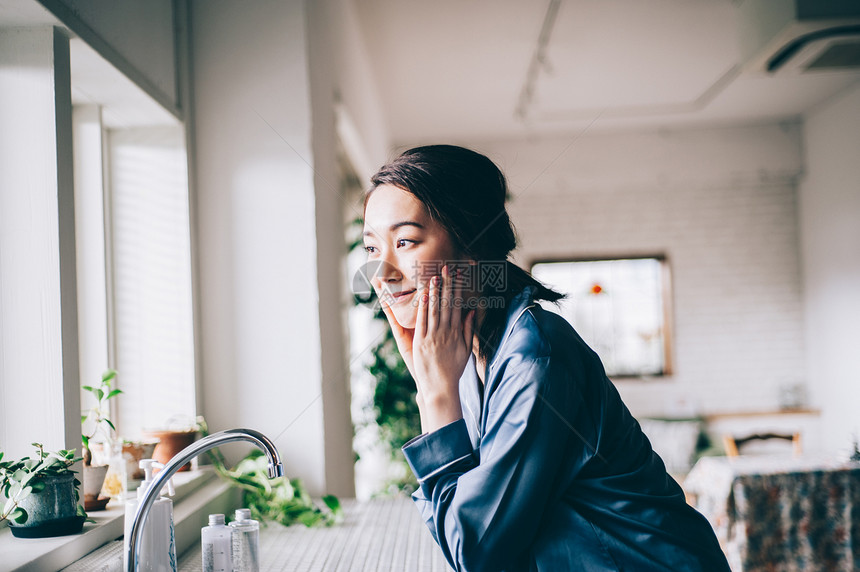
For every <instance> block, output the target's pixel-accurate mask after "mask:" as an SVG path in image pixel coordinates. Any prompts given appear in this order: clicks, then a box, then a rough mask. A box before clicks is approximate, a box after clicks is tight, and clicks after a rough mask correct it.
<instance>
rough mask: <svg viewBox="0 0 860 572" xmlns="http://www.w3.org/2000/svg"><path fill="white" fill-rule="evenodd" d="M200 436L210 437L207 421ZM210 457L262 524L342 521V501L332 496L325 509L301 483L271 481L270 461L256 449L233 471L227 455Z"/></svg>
mask: <svg viewBox="0 0 860 572" xmlns="http://www.w3.org/2000/svg"><path fill="white" fill-rule="evenodd" d="M198 425H199V427H200V431H201V433H202V434H203V435H204V436H206V435H208V434H209V431H208V427H207V425H206V421H205V420H203V419H202V418H198ZM209 457H210V458H211V459H212V464H213V466H214V467H215V471H216V472H217V473H218V475H219V476H220V477H221V478H223V479H224V480H226V481H227V482H229V483H230V484H231V485H233V486H235V487H238V488H239V489H241V490H242V501H243V502H242V504H243V505H244V506H246V507H248V508H249V509H250V510H251V515H252V516H253V518H255V519H257V520H259V521H261V522H264V523H265V522H278V523H280V524H283V525H284V526H290V525H291V524H296V523H301V524H304V525H305V526H309V527H310V526H331V525H332V524H335V523H338V522H340V521H341V520H342V518H343V509H342V507H341V505H340V501H339V500H338V499H337V497H335V496H333V495H326V496H324V497H323V498H322V501H323V503H324V504H325V506H326V509H325V510H324V509H322V508H321V507H319V506H317V504H316V503H314V501H313V499H312V498H311V496H310V495H309V494H308V493H307V491H306V490H305V488H304V486H303V485H302V482H301V480H299V479H288V478H287V477H278V478H275V479H270V478H269V475H268V459H267V458H266V456H265V455H263V453H262V451H259V450H256V449H255V450H254V451H252V452H251V453H250V454H249V455H248V456H247V457H245V458H244V459H242V460H241V461H239V463H238V464H237V465H236V467H235V468H233V469H228V468H227V463H226V461H225V459H224V456H223V455H222V454H221V452H220V451H219V450H218V449H217V448H216V449H212V450H210V451H209Z"/></svg>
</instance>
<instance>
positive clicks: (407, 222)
mask: <svg viewBox="0 0 860 572" xmlns="http://www.w3.org/2000/svg"><path fill="white" fill-rule="evenodd" d="M402 226H414V227H416V228H420V229H423V228H424V225H423V224H421V223H420V222H416V221H414V220H404V221H400V222H396V223H394V224H392V225H391V226H390V227H388V231H389V232H392V231H395V230H397V229H398V228H400V227H402ZM363 235H364V236H373V231H372V230H365V231H364V234H363Z"/></svg>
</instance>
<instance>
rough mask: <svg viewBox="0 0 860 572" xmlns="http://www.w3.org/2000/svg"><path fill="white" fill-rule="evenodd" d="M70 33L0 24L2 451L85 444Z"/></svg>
mask: <svg viewBox="0 0 860 572" xmlns="http://www.w3.org/2000/svg"><path fill="white" fill-rule="evenodd" d="M71 114H72V105H71V86H70V76H69V40H68V38H67V37H66V36H65V35H64V34H63V33H62V32H61V31H60V30H58V29H55V28H50V27H44V28H26V29H25V28H17V29H5V30H0V449H2V450H3V451H4V452H5V453H6V455H7V458H9V459H12V458H17V457H20V456H22V455H24V454H27V453H30V452H32V447H31V446H30V443H31V442H34V441H36V442H40V443H43V444H44V445H45V446H46V447H48V448H50V449H58V448H69V449H73V448H76V447H79V446H80V434H81V431H80V430H81V425H80V395H79V391H80V390H79V379H78V343H77V327H78V325H77V309H76V285H75V220H74V193H73V175H72V170H73V169H72V120H71Z"/></svg>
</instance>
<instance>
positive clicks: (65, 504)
mask: <svg viewBox="0 0 860 572" xmlns="http://www.w3.org/2000/svg"><path fill="white" fill-rule="evenodd" d="M33 446H34V447H36V456H35V457H33V458H30V457H22V458H21V459H18V460H17V461H3V453H2V452H0V490H2V491H3V495H4V497H5V499H6V500H5V503H4V505H3V509H2V512H0V522H2V521H3V520H8V521H9V528H10V529H11V530H12V534H13V535H14V536H17V537H20V538H42V537H46V536H61V535H65V534H75V533H78V532H80V531H81V528H82V527H83V525H84V521H85V520H86V518H87V514H86V512H84V508H83V507H82V506H81V505H79V504H78V500H79V498H80V497H79V491H78V487H79V486H80V484H81V482H80V481H79V480H78V479H77V478H75V471H73V470H72V469H71V467H72V465H74V464H75V463H76V462H78V461H80V460H81V459H82V458H81V457H77V458H76V457H75V452H74V451H67V450H65V449H62V450H60V451H57V452H49V451H45V448H44V447H43V446H42V445H41V444H40V443H33Z"/></svg>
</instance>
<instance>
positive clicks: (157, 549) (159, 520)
mask: <svg viewBox="0 0 860 572" xmlns="http://www.w3.org/2000/svg"><path fill="white" fill-rule="evenodd" d="M139 465H140V468H141V469H143V471H144V475H145V477H144V480H143V482H142V483H141V484H140V486H139V487H138V488H137V498H134V499H130V500H128V501H127V502H126V504H125V533H124V535H123V545H124V546H123V551H122V553H123V570H128V544H129V535H130V534H131V525H132V523H133V521H134V513H135V511H137V506H138V504H140V500H141V499H143V496H144V495H145V494H146V491H147V489H149V487H150V486H151V485H152V480H153V477H152V470H153V469H154V468H158V469H163V468H164V465H162V464H161V463H159V462H157V461H155V460H153V459H142V460H141V461H140V463H139ZM167 494H168V495H171V496H172V495H173V494H174V490H173V481H172V479H171V480H169V481H167ZM138 570H141V571H144V572H176V541H175V538H174V531H173V501H172V500H170V499H169V498H167V497H165V496H159V497H158V499H156V501H155V502H154V503H153V505H152V507H151V508H150V510H149V515H148V516H147V518H146V522H145V523H144V526H143V538H142V540H141V543H140V562H139V566H138Z"/></svg>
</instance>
